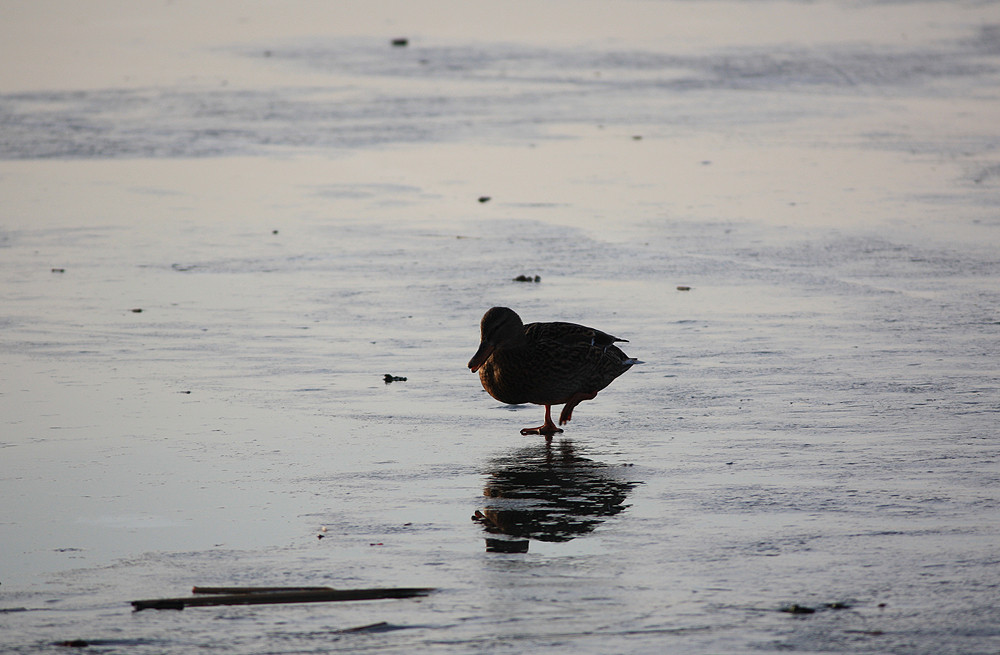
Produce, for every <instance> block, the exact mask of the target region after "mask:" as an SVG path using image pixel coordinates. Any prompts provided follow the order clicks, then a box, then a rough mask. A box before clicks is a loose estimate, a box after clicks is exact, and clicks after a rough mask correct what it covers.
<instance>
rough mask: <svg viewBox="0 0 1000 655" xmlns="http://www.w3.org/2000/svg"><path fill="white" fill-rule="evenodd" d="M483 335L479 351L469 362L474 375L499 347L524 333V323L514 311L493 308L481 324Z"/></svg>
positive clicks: (480, 329)
mask: <svg viewBox="0 0 1000 655" xmlns="http://www.w3.org/2000/svg"><path fill="white" fill-rule="evenodd" d="M479 332H480V334H481V337H480V342H479V350H477V351H476V354H475V355H473V356H472V359H470V360H469V368H470V369H471V370H472V372H473V373H475V372H476V371H478V370H479V367H480V366H482V365H483V364H484V363H486V360H487V359H489V358H490V355H492V354H493V351H494V350H495V349H496V347H497V346H499V345H502V344H504V343H506V342H508V341H511V340H513V339H516V338H518V337H519V336H521V334H522V333H523V332H524V323H522V322H521V317H520V316H518V315H517V313H516V312H515V311H514V310H513V309H509V308H507V307H493V308H492V309H490V310H489V311H487V312H486V313H485V314H483V320H482V321H480V322H479Z"/></svg>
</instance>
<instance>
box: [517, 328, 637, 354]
mask: <svg viewBox="0 0 1000 655" xmlns="http://www.w3.org/2000/svg"><path fill="white" fill-rule="evenodd" d="M524 335H525V337H526V338H527V339H528V341H529V342H537V343H546V342H549V343H555V344H559V345H562V346H565V347H570V348H572V347H575V346H598V347H604V346H610V345H612V344H614V343H615V342H618V341H620V342H624V343H628V339H619V338H618V337H616V336H612V335H610V334H608V333H607V332H601V331H600V330H597V329H595V328H592V327H587V326H585V325H577V324H576V323H560V322H553V323H529V324H528V325H525V326H524Z"/></svg>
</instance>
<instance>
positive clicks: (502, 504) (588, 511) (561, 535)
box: [473, 439, 639, 552]
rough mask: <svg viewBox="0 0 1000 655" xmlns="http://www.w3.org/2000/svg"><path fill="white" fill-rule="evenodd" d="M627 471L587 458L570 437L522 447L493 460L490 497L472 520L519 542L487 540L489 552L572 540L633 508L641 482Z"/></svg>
mask: <svg viewBox="0 0 1000 655" xmlns="http://www.w3.org/2000/svg"><path fill="white" fill-rule="evenodd" d="M628 470H629V469H628V468H626V467H622V466H611V465H608V464H604V463H602V462H595V461H593V460H591V459H587V458H586V457H582V456H581V455H579V454H578V453H577V452H576V449H575V448H574V446H573V442H571V441H570V440H568V439H566V440H562V441H560V442H559V443H558V444H557V445H553V444H552V443H551V442H547V443H545V444H538V445H535V446H531V447H528V448H522V449H519V450H517V451H515V452H513V453H512V454H510V455H507V456H504V457H498V458H496V459H494V460H492V461H491V462H490V464H489V467H488V469H487V475H488V479H487V482H486V488H485V489H484V491H483V495H484V496H486V498H487V499H488V500H487V501H486V505H485V507H484V508H483V509H482V510H481V511H477V512H476V514H475V516H473V519H475V520H477V521H479V522H480V523H481V524H482V526H483V529H484V530H486V532H488V533H491V534H495V535H505V536H506V537H508V538H511V537H512V538H514V539H515V540H516V541H513V542H511V541H510V539H506V540H497V539H487V549H488V550H508V551H514V552H517V551H521V552H523V551H526V550H527V545H528V541H527V540H528V539H537V540H539V541H569V540H570V539H573V538H575V537H578V536H580V535H583V534H587V533H588V532H591V531H593V530H594V529H595V528H596V527H597V526H598V525H600V524H601V523H602V522H603V521H604V520H605V519H606V518H607V517H609V516H614V515H615V514H618V513H619V512H622V511H624V510H625V508H626V507H628V505H626V504H625V500H626V498H627V497H628V494H629V492H631V490H632V488H633V487H635V486H636V485H637V484H639V483H638V482H635V481H630V480H629V479H628V478H627V477H626V476H625V472H627V471H628Z"/></svg>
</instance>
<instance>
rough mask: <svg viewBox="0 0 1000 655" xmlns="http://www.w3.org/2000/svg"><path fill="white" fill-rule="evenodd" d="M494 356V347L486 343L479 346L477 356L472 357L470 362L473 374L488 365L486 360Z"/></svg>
mask: <svg viewBox="0 0 1000 655" xmlns="http://www.w3.org/2000/svg"><path fill="white" fill-rule="evenodd" d="M492 354H493V346H492V345H490V344H488V343H486V342H485V341H484V342H482V343H481V344H479V350H477V351H476V354H475V355H473V356H472V359H470V360H469V368H470V369H471V370H472V372H473V373H475V372H476V371H478V370H479V367H480V366H482V365H483V364H485V363H486V360H487V359H489V358H490V355H492Z"/></svg>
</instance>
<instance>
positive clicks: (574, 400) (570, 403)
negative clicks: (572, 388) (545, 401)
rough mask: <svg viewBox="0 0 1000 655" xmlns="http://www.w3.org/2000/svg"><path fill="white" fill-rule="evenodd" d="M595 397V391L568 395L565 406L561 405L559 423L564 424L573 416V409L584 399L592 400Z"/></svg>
mask: <svg viewBox="0 0 1000 655" xmlns="http://www.w3.org/2000/svg"><path fill="white" fill-rule="evenodd" d="M594 398H597V392H596V391H594V392H592V393H575V394H573V395H572V396H570V397H569V400H567V401H566V406H565V407H563V410H562V413H561V414H560V415H559V425H566V424H567V423H569V420H570V419H571V418H573V409H574V408H575V407H576V406H577V405H579V404H580V403H582V402H583V401H585V400H593V399H594Z"/></svg>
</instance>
